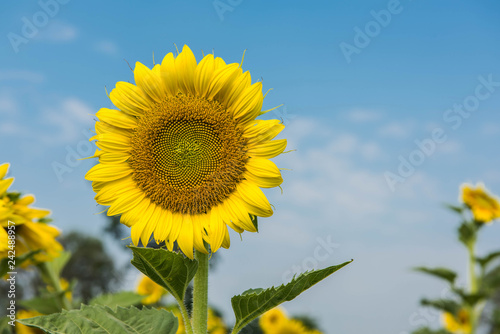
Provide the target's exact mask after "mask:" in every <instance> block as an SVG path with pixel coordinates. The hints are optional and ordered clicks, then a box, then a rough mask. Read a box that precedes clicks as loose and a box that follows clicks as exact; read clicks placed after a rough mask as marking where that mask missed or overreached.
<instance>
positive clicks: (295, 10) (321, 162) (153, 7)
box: [0, 0, 500, 334]
mask: <svg viewBox="0 0 500 334" xmlns="http://www.w3.org/2000/svg"><path fill="white" fill-rule="evenodd" d="M41 3H42V4H46V3H53V2H51V1H46V2H44V1H42V2H41ZM58 4H59V5H58V8H56V7H54V6H53V5H52V6H49V7H47V6H44V5H41V4H40V3H39V2H37V1H32V0H30V1H24V2H13V1H9V2H6V3H5V4H3V8H2V11H1V12H0V22H2V24H1V25H0V36H3V37H2V40H1V45H2V46H1V50H2V51H1V53H0V61H1V65H0V120H1V122H0V151H1V159H0V160H1V161H2V162H10V163H11V164H12V168H11V174H12V175H13V176H15V177H16V181H15V183H14V186H13V188H15V189H17V190H21V191H25V192H31V193H34V194H35V195H36V197H37V205H38V206H40V207H44V208H50V209H51V210H52V211H53V214H52V217H53V218H54V219H55V224H56V225H57V226H59V227H60V228H61V229H62V230H63V231H70V230H74V229H76V230H80V231H85V232H87V233H92V234H94V235H99V234H100V233H101V231H102V228H103V225H104V217H102V216H99V215H96V213H97V212H99V211H100V208H98V207H97V206H96V205H95V202H94V200H93V192H92V190H91V188H90V185H89V184H88V183H87V182H86V181H84V178H83V176H84V175H85V173H86V171H87V170H88V169H89V168H90V166H92V164H93V162H92V161H88V160H86V161H78V160H76V158H79V157H83V156H84V155H86V154H87V152H89V151H91V150H93V149H92V148H91V146H90V145H89V144H88V142H87V138H88V133H89V130H90V129H91V128H92V124H93V120H94V118H93V116H92V115H93V114H95V113H96V112H97V111H98V110H99V108H101V107H111V106H112V105H111V102H110V101H109V99H108V98H107V96H106V91H105V88H107V90H108V91H110V90H111V89H112V88H113V87H114V84H115V83H116V82H117V81H132V80H133V74H132V72H131V71H130V69H129V67H128V65H127V63H126V62H125V60H126V61H128V62H129V63H130V64H131V65H132V66H133V64H134V63H135V62H136V61H140V62H142V63H144V64H146V65H148V66H152V64H153V53H154V55H155V60H156V62H159V61H161V59H162V57H163V56H164V55H165V54H166V53H167V52H171V51H173V50H175V47H174V45H173V43H176V44H177V45H178V46H179V47H181V46H182V45H183V44H188V45H189V46H190V47H191V49H192V50H194V51H195V53H196V54H197V55H198V56H199V57H198V60H199V59H200V58H201V50H203V51H204V52H205V53H208V52H211V51H212V49H214V50H215V54H216V55H218V56H221V57H223V58H224V59H226V61H228V62H239V61H240V59H241V56H242V53H243V50H245V49H246V50H247V53H246V56H245V62H244V68H245V69H246V70H250V71H251V73H252V77H253V79H254V80H258V79H260V78H262V80H263V84H264V90H267V89H269V88H274V90H273V91H272V92H270V93H269V94H268V96H267V97H266V100H265V103H264V108H266V109H267V107H274V106H276V105H280V104H283V105H284V106H283V107H281V108H279V109H278V110H277V111H276V112H275V113H269V114H268V115H267V117H273V118H276V117H277V118H280V117H281V118H283V119H284V121H285V124H286V125H287V129H286V130H285V131H284V132H283V134H282V137H283V138H288V139H289V148H291V149H296V151H295V152H292V153H288V154H285V155H282V156H280V157H278V158H277V159H276V162H277V163H278V165H279V167H283V168H288V169H291V170H290V171H284V179H285V181H284V184H283V194H282V195H281V193H280V191H279V190H270V191H267V192H266V193H267V195H268V197H269V199H270V200H271V201H272V203H273V205H275V207H276V210H275V215H274V216H273V217H272V218H267V219H262V220H261V231H260V233H259V234H254V235H250V234H246V235H244V236H243V242H240V241H239V237H238V236H237V235H236V234H234V235H233V236H232V241H233V244H232V246H231V249H230V250H229V251H226V250H222V251H221V258H222V260H221V264H220V265H219V266H218V268H217V271H216V272H215V273H214V275H213V276H212V279H211V285H210V289H211V290H210V293H211V298H212V301H213V303H214V304H215V305H216V306H217V307H219V308H220V309H222V310H223V311H224V313H225V314H226V317H227V318H228V319H231V317H232V316H231V310H230V304H229V298H230V297H231V296H232V295H234V294H237V293H240V292H242V291H243V290H245V289H247V288H249V287H266V286H270V285H273V284H280V283H281V282H282V281H283V279H284V278H286V277H287V275H288V274H287V273H289V272H290V270H291V268H294V267H299V268H302V269H304V270H305V269H310V268H309V266H311V265H315V266H316V267H317V268H319V267H325V266H327V265H332V264H337V263H340V262H344V261H346V260H349V259H351V258H354V259H355V262H354V263H353V264H351V265H350V266H349V267H347V268H345V269H343V270H342V272H340V273H338V274H335V275H334V276H333V277H332V278H330V279H328V280H327V281H325V282H322V283H321V284H320V285H319V286H317V287H315V288H313V289H311V290H310V291H308V292H306V293H305V294H304V295H302V296H301V297H299V298H298V299H297V300H296V301H293V302H290V303H287V304H285V305H284V306H285V307H286V308H287V310H288V311H289V312H290V313H292V314H293V313H309V314H312V315H315V316H316V317H317V318H318V319H319V320H320V323H321V324H322V326H323V328H324V329H325V330H326V333H367V332H369V333H381V334H382V333H383V334H387V333H389V334H390V333H393V334H404V333H406V332H411V331H412V330H414V329H416V326H417V325H418V324H424V323H425V324H428V325H430V326H436V325H438V324H439V319H438V317H437V315H436V314H434V313H430V314H429V313H426V311H424V310H423V309H421V308H419V306H418V300H419V299H420V298H421V297H423V296H424V295H425V296H429V297H434V296H439V295H440V294H441V293H442V292H443V288H444V286H443V285H441V284H439V283H437V282H434V281H432V280H431V279H428V278H426V277H422V276H420V275H418V274H416V273H412V272H411V271H410V268H411V267H413V266H417V265H423V264H425V265H429V266H438V265H442V264H450V265H451V266H453V267H454V268H455V269H456V270H458V271H460V272H463V271H464V269H465V268H464V260H465V254H464V252H463V251H462V250H461V248H460V246H459V245H458V243H457V242H456V241H455V239H456V238H455V235H454V229H455V227H456V223H457V222H456V219H455V217H454V216H453V215H452V214H451V213H448V212H446V211H445V210H444V209H443V208H442V207H441V203H443V202H456V201H457V198H458V187H459V185H460V184H461V183H462V182H466V181H468V182H477V181H483V182H485V183H486V185H487V186H488V187H489V188H490V189H491V190H492V191H494V192H496V193H499V194H500V172H499V170H498V166H499V163H500V155H499V154H498V142H499V139H500V113H499V108H500V67H499V65H500V44H499V43H498V36H499V33H500V21H499V20H498V15H499V14H500V5H499V4H498V2H496V1H493V0H489V1H480V2H479V1H462V2H457V1H451V0H444V1H439V2H437V1H429V0H427V1H426V0H419V1H416V0H414V1H410V0H401V1H400V2H397V1H354V0H351V1H345V2H326V1H325V2H306V1H274V2H272V3H270V2H268V1H267V2H266V1H248V0H232V1H229V0H220V1H218V2H217V1H215V2H214V1H210V0H204V1H194V0H189V1H169V2H160V1H154V2H153V1H152V2H148V3H147V5H145V2H142V3H140V2H139V1H129V2H118V1H108V2H102V1H78V0H70V1H68V0H65V1H62V0H61V1H60V2H58ZM44 8H45V9H44ZM47 8H48V9H47ZM224 9H225V11H224ZM47 10H48V11H49V12H50V11H52V12H51V13H49V14H53V15H45V16H44V14H43V13H44V11H45V12H46V11H47ZM391 11H392V13H391ZM40 13H42V14H40ZM374 13H375V14H374ZM384 13H385V14H387V13H391V14H390V19H389V18H388V16H387V15H386V16H384ZM375 16H378V17H383V18H385V19H384V21H383V22H382V23H383V25H382V24H380V23H375V22H376V21H375ZM44 18H47V20H44ZM27 21H28V22H30V23H31V24H34V23H36V24H37V25H38V26H36V25H35V26H34V28H35V31H30V29H29V27H27V26H28V25H29V24H30V23H26V22H27ZM370 29H371V30H370ZM359 31H361V32H362V33H361V34H364V35H365V37H364V39H363V36H361V35H360V33H359ZM358 35H359V36H358ZM360 36H361V37H360ZM342 45H343V46H345V45H349V46H350V47H351V49H350V50H352V48H356V50H357V51H356V52H355V53H352V54H350V55H349V56H348V57H346V55H345V53H344V52H343V51H342V48H341V46H342ZM344 49H345V47H344ZM16 51H17V52H16ZM488 81H490V84H485V82H488ZM463 104H465V107H463V108H462V111H461V113H462V114H460V113H458V112H456V111H453V110H454V109H455V110H458V109H456V108H460V105H463ZM464 115H465V116H464ZM436 131H437V133H438V134H439V136H437V137H438V138H439V140H438V141H436V140H434V141H433V142H431V143H430V144H429V141H430V140H431V139H432V138H433V133H434V134H435V133H436ZM444 138H445V139H444ZM416 141H418V142H420V143H422V142H425V143H427V144H428V145H430V146H427V147H428V151H427V153H425V152H424V153H422V150H421V149H420V148H419V146H418V145H417V144H416ZM419 152H420V153H419ZM402 160H404V161H408V163H409V164H410V165H411V166H410V169H413V170H412V171H411V172H409V173H408V174H405V175H404V177H403V176H402V175H400V174H398V173H399V172H398V168H399V165H400V164H401V161H402ZM410 160H411V161H413V163H412V162H410ZM408 163H405V164H408ZM54 166H57V167H58V168H59V169H57V170H59V172H57V170H55V169H54V168H55V167H54ZM61 166H64V167H61ZM61 168H62V169H61ZM61 171H64V172H61ZM387 172H390V173H393V174H391V175H393V176H394V175H396V176H399V178H397V180H398V181H397V182H396V183H394V187H393V188H392V189H391V187H390V186H389V183H388V182H387V180H386V175H387ZM403 174H404V173H403ZM393 180H394V178H393ZM403 181H404V182H403ZM489 230H490V233H487V234H485V235H482V237H481V246H480V250H481V251H487V250H489V249H493V248H494V247H495V246H497V247H498V239H499V235H500V225H499V224H496V225H493V226H490V227H489ZM318 238H323V239H322V241H318ZM328 238H330V239H328ZM327 239H328V240H331V241H332V242H333V243H334V244H335V245H336V246H335V247H333V246H332V247H333V248H332V252H331V254H330V253H328V256H327V257H326V258H325V257H323V256H322V257H321V259H322V260H318V259H315V260H311V259H314V254H315V249H316V248H317V247H318V246H320V245H321V244H323V243H324V242H325V240H327ZM117 256H118V257H119V258H120V259H122V260H124V259H125V260H126V259H127V257H128V256H129V254H117ZM242 258H244V259H245V261H241V259H242ZM134 279H135V278H134V277H131V278H130V281H131V282H132V281H133V280H134ZM463 282H465V281H463ZM360 319H363V321H359V320H360Z"/></svg>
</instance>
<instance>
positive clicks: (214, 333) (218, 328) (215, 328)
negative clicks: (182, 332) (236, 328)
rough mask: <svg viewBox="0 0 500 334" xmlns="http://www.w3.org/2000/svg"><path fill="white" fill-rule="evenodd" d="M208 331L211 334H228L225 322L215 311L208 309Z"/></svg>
mask: <svg viewBox="0 0 500 334" xmlns="http://www.w3.org/2000/svg"><path fill="white" fill-rule="evenodd" d="M207 329H208V333H209V334H226V333H227V328H226V324H225V323H224V320H222V318H221V317H219V316H218V315H217V314H216V313H215V312H214V310H212V309H210V308H209V309H208V323H207Z"/></svg>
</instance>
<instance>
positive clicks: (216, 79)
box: [207, 64, 241, 100]
mask: <svg viewBox="0 0 500 334" xmlns="http://www.w3.org/2000/svg"><path fill="white" fill-rule="evenodd" d="M239 71H241V70H240V69H239V65H238V64H229V65H227V66H225V67H223V68H221V69H219V70H217V71H215V73H214V75H213V79H212V81H211V82H210V86H209V88H208V93H207V98H208V99H209V100H211V99H213V98H214V97H215V95H216V94H218V93H219V91H220V90H221V89H222V88H223V87H224V86H228V85H230V84H231V83H232V82H233V81H234V79H235V78H236V76H237V75H238V72H239Z"/></svg>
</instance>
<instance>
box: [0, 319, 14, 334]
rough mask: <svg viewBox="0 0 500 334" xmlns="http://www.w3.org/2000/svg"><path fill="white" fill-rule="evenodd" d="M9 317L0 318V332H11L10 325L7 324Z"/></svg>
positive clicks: (5, 333)
mask: <svg viewBox="0 0 500 334" xmlns="http://www.w3.org/2000/svg"><path fill="white" fill-rule="evenodd" d="M9 321H10V319H9V318H7V317H1V318H0V334H11V333H12V331H11V329H12V326H11V325H9Z"/></svg>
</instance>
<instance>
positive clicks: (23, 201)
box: [16, 195, 35, 205]
mask: <svg viewBox="0 0 500 334" xmlns="http://www.w3.org/2000/svg"><path fill="white" fill-rule="evenodd" d="M34 202H35V196H33V195H25V196H23V197H21V198H20V199H18V200H17V202H16V204H20V205H30V204H33V203H34Z"/></svg>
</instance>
